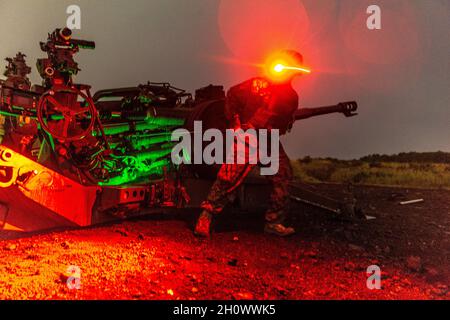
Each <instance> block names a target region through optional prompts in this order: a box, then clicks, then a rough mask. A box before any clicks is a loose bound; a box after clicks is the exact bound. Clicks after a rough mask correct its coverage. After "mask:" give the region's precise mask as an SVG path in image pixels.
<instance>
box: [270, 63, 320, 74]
mask: <svg viewBox="0 0 450 320" xmlns="http://www.w3.org/2000/svg"><path fill="white" fill-rule="evenodd" d="M273 70H274V71H275V72H278V73H281V72H283V71H284V70H293V71H299V72H302V73H311V70H309V69H307V68H304V67H291V66H285V65H283V64H281V63H278V64H276V65H275V67H273Z"/></svg>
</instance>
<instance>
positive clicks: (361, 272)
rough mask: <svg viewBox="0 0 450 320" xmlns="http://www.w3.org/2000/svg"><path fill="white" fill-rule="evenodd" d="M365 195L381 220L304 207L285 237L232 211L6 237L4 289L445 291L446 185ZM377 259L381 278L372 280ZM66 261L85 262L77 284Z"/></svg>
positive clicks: (231, 294)
mask: <svg viewBox="0 0 450 320" xmlns="http://www.w3.org/2000/svg"><path fill="white" fill-rule="evenodd" d="M317 188H320V190H321V191H323V192H325V193H328V194H333V195H336V194H338V193H339V192H340V190H341V187H340V186H336V185H322V186H320V187H317ZM399 197H401V198H407V199H415V198H417V197H421V198H424V199H425V202H423V203H418V204H414V205H409V206H400V205H399V204H398V198H399ZM358 198H359V199H360V201H361V203H362V204H363V206H364V208H365V212H366V214H368V215H371V216H374V217H376V219H375V220H368V221H358V222H343V221H340V220H337V219H335V218H334V217H332V216H331V215H329V214H328V213H325V212H321V211H319V210H316V209H311V208H307V207H296V208H294V209H293V211H292V216H293V221H292V222H293V224H294V225H295V226H296V227H297V230H298V234H296V235H295V236H292V237H290V238H286V239H280V238H275V237H272V236H267V235H264V234H263V233H262V232H261V230H262V226H263V221H262V216H260V215H258V216H257V215H232V214H229V215H225V214H224V215H223V216H221V217H219V218H218V219H217V220H218V221H217V225H216V231H217V232H216V233H215V234H214V236H213V238H212V239H211V240H209V241H204V240H199V239H196V238H195V237H193V235H192V233H191V228H192V223H193V219H194V215H193V214H192V213H190V212H185V213H183V214H180V215H179V216H166V217H149V218H146V219H143V220H133V221H126V222H122V223H119V224H111V225H103V226H99V227H95V228H88V229H83V230H70V231H62V232H53V233H48V234H42V235H35V236H32V237H28V238H22V239H15V240H4V241H1V242H0V270H1V271H0V298H1V299H449V298H450V294H449V291H448V289H449V285H450V275H449V273H450V268H449V266H450V254H449V250H450V243H449V242H450V241H449V239H450V192H448V191H427V190H403V189H389V188H375V187H372V188H361V189H359V190H358ZM374 264H375V265H378V266H379V267H380V268H381V270H382V278H381V284H382V288H381V290H369V289H368V288H367V286H366V280H367V277H368V275H367V274H366V269H367V267H368V266H369V265H374ZM69 266H77V267H78V268H79V270H80V273H81V274H80V279H81V284H80V288H79V289H78V290H77V289H70V288H69V287H68V285H67V280H68V279H69V280H71V278H68V277H70V276H71V275H70V274H68V273H67V271H68V270H67V269H68V267H69ZM72 276H75V277H77V275H76V273H75V274H72ZM72 283H75V282H72Z"/></svg>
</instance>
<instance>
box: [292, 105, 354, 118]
mask: <svg viewBox="0 0 450 320" xmlns="http://www.w3.org/2000/svg"><path fill="white" fill-rule="evenodd" d="M357 110H358V104H357V103H356V102H355V101H349V102H340V103H338V104H336V105H333V106H325V107H317V108H302V109H298V110H297V111H296V112H295V114H294V119H295V120H296V121H298V120H303V119H308V118H311V117H317V116H321V115H325V114H331V113H342V114H344V115H345V116H346V117H353V116H356V115H357V113H356V111H357Z"/></svg>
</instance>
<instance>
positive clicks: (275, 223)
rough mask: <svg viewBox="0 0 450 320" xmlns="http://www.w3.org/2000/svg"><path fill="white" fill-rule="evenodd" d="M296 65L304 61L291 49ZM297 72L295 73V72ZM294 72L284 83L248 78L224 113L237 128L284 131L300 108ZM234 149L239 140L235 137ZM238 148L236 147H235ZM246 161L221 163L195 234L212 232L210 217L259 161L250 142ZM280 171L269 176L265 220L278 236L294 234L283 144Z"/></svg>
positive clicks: (236, 89)
mask: <svg viewBox="0 0 450 320" xmlns="http://www.w3.org/2000/svg"><path fill="white" fill-rule="evenodd" d="M288 54H289V55H290V56H291V57H293V58H294V60H295V62H296V63H297V64H301V63H302V60H303V59H302V57H301V55H300V54H299V53H297V52H294V51H289V52H288ZM295 75H296V74H295ZM293 76H294V74H293V75H292V76H291V77H289V78H287V79H286V80H285V81H282V82H275V81H271V80H270V79H268V78H266V77H257V78H253V79H250V80H247V81H245V82H243V83H241V84H239V85H237V86H235V87H233V88H231V89H230V90H229V92H228V94H227V98H226V104H225V115H226V117H227V119H228V120H229V121H230V123H234V127H235V129H238V128H242V129H244V130H246V129H249V128H252V129H256V130H258V129H268V130H269V134H270V130H272V129H278V130H279V133H280V135H283V134H285V133H286V132H287V131H289V129H290V128H291V126H292V123H293V117H294V113H295V111H296V110H297V108H298V95H297V93H296V91H295V90H294V89H293V88H292V85H291V80H292V78H293ZM234 147H235V148H237V146H236V140H235V146H234ZM235 150H236V149H235ZM244 151H245V154H246V158H245V159H246V160H247V161H246V162H245V163H244V164H237V163H232V164H229V163H225V164H223V165H222V166H221V168H220V170H219V173H218V175H217V179H216V181H215V183H214V184H213V186H212V188H211V191H210V193H209V195H208V197H207V199H206V201H204V202H203V204H202V209H203V212H202V213H201V215H200V217H199V219H198V221H197V225H196V228H195V234H196V235H197V236H200V237H208V236H209V235H210V232H211V230H210V229H211V228H210V225H211V220H212V217H213V215H214V214H217V213H220V212H221V211H222V210H223V209H224V207H225V206H226V205H227V204H228V203H229V201H230V198H232V196H233V194H234V192H235V191H236V189H237V188H238V187H239V186H240V185H241V184H242V182H243V181H244V179H245V178H246V176H247V175H248V174H249V173H250V171H251V170H252V169H253V168H254V167H255V166H256V165H258V164H251V163H249V161H248V159H249V157H248V154H249V145H248V143H247V144H246V145H245V149H244ZM278 160H279V170H278V172H277V173H276V174H275V175H271V176H267V178H268V179H269V180H270V182H271V184H272V193H271V197H270V204H269V208H268V209H267V212H266V215H265V219H266V226H265V231H266V232H267V233H272V234H276V235H279V236H287V235H290V234H293V233H294V232H295V230H294V229H293V228H290V227H286V226H285V225H284V222H285V219H286V212H287V210H288V202H289V191H288V186H289V182H290V181H291V180H292V177H293V174H292V168H291V164H290V161H289V158H288V156H287V155H286V153H285V151H284V149H283V147H282V145H281V144H280V145H279V159H278Z"/></svg>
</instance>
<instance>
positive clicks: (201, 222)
mask: <svg viewBox="0 0 450 320" xmlns="http://www.w3.org/2000/svg"><path fill="white" fill-rule="evenodd" d="M253 167H254V165H252V164H223V165H222V167H221V168H220V170H219V173H218V174H217V179H216V181H215V182H214V184H213V186H212V188H211V191H210V192H209V194H208V197H207V199H206V200H205V201H204V202H203V203H202V205H201V207H202V209H203V211H202V213H201V214H200V217H199V218H198V220H197V224H196V226H195V230H194V233H195V235H197V236H200V237H209V235H210V232H211V220H212V217H213V215H214V214H218V213H220V212H222V210H223V209H224V207H225V206H226V205H227V204H228V202H229V201H230V200H229V199H230V197H231V196H232V195H233V194H234V192H235V190H236V189H237V188H238V187H239V186H240V185H241V184H242V182H243V180H244V179H245V177H246V176H247V175H248V173H249V172H250V171H251V169H252V168H253Z"/></svg>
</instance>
